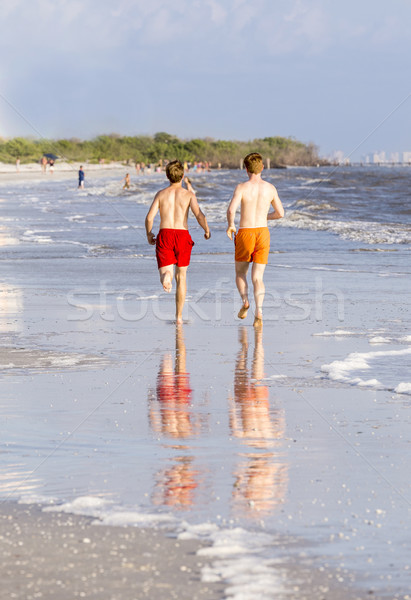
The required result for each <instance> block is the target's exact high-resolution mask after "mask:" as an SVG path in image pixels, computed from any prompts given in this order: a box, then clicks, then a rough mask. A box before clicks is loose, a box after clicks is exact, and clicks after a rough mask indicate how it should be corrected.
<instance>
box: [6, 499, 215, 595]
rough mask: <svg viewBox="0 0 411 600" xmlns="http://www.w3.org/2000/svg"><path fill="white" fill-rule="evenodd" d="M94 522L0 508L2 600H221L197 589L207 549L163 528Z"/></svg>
mask: <svg viewBox="0 0 411 600" xmlns="http://www.w3.org/2000/svg"><path fill="white" fill-rule="evenodd" d="M95 521H96V519H94V518H91V517H83V516H78V515H74V514H67V513H59V512H56V513H44V512H43V511H42V509H41V506H40V505H35V504H33V505H19V504H16V503H12V502H4V503H0V539H1V540H2V545H1V548H2V550H1V561H2V584H1V587H2V594H3V596H2V597H4V598H6V597H7V598H17V599H20V600H23V599H24V600H29V599H31V598H38V597H41V598H50V599H51V598H59V600H65V599H67V600H69V599H72V598H85V597H87V598H91V597H92V598H95V599H97V598H101V599H103V598H110V600H116V599H118V600H135V598H137V597H138V598H149V599H150V600H162V599H163V598H164V597H165V595H166V596H167V597H169V598H179V600H217V599H219V598H222V597H223V596H222V593H223V588H222V584H221V583H202V582H201V569H202V567H203V566H204V565H205V564H206V563H207V561H206V560H204V559H202V558H201V557H200V556H198V555H197V551H198V550H199V549H200V548H201V547H204V544H201V543H199V542H196V541H192V540H177V539H175V538H171V537H167V532H165V531H163V530H161V529H155V528H147V529H146V528H145V529H140V528H136V527H115V526H96V525H93V524H92V523H93V522H95Z"/></svg>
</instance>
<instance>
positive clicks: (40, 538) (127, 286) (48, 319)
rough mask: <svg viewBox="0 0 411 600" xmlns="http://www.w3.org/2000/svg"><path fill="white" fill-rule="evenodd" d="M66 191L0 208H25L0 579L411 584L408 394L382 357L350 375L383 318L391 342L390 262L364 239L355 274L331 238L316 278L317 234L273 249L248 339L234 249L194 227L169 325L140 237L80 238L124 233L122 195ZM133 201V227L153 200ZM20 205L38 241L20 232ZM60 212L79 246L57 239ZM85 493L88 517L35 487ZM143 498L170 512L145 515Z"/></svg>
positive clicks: (232, 593)
mask: <svg viewBox="0 0 411 600" xmlns="http://www.w3.org/2000/svg"><path fill="white" fill-rule="evenodd" d="M19 175H20V174H18V176H19ZM54 175H57V171H56V172H55V174H54ZM54 175H53V176H54ZM75 175H76V174H75ZM63 176H64V177H72V175H71V174H63V175H62V177H63ZM6 177H10V178H13V181H15V180H16V178H17V175H16V174H15V173H14V174H10V175H7V176H6ZM38 177H41V174H40V175H39V176H38ZM46 177H47V178H48V181H50V177H51V176H50V177H49V176H48V175H47V176H46ZM10 180H11V179H10ZM28 181H30V179H29V178H28ZM39 187H40V186H39ZM44 187H45V186H44ZM63 187H64V186H62V188H63ZM3 191H4V190H3ZM45 191H47V190H44V189H43V188H41V190H40V192H41V193H40V192H39V191H38V190H37V191H36V198H38V197H39V198H40V201H41V202H42V201H43V197H44V195H45ZM23 192H24V190H23ZM91 192H92V190H91ZM24 193H26V192H24ZM61 194H66V196H64V195H63V196H62V198H61V199H60V201H59V202H57V200H56V201H55V199H54V198H53V197H52V196H53V194H52V192H50V198H49V200H48V202H49V204H47V203H46V204H44V206H40V208H39V209H37V208H36V206H37V204H36V202H37V200H36V201H33V202H32V201H31V200H30V197H29V199H28V200H27V201H26V202H25V203H23V204H21V205H20V204H16V205H13V201H14V196H13V191H12V192H11V193H10V195H9V196H6V195H5V198H6V200H4V202H3V205H2V206H3V209H4V212H3V214H4V215H5V217H7V216H8V215H9V214H13V215H17V216H18V217H19V218H20V221H19V222H18V224H19V227H16V228H15V229H13V228H14V227H15V225H14V224H13V223H11V222H8V221H5V223H6V225H7V224H8V226H9V227H10V230H11V232H10V236H12V237H13V238H15V239H17V240H18V243H16V245H15V246H13V247H11V246H9V245H7V244H5V245H4V246H3V248H2V252H3V261H2V267H3V282H2V287H1V290H0V292H1V293H0V300H1V309H2V311H1V314H0V317H1V318H0V326H1V332H2V348H1V351H0V367H1V371H2V372H1V374H2V382H1V392H2V396H1V413H0V414H1V436H2V447H1V451H2V467H1V472H0V488H1V498H2V499H3V503H2V504H1V509H0V511H1V512H0V515H1V518H0V536H2V538H1V540H0V541H1V542H2V543H1V546H0V548H1V549H0V552H2V556H0V558H1V560H2V565H3V568H2V572H1V581H2V593H3V596H4V598H7V599H8V598H13V597H14V598H18V599H19V600H20V599H21V600H27V599H28V598H31V597H33V598H35V597H40V598H41V597H42V598H50V600H51V599H52V598H53V600H54V599H56V598H57V599H58V600H59V599H60V598H62V599H63V600H64V599H65V598H75V597H77V596H78V597H89V598H107V599H110V600H114V599H116V598H119V600H120V599H121V600H123V599H124V600H128V599H129V598H130V600H131V599H134V598H145V597H147V598H154V600H155V599H156V598H173V597H176V598H182V599H184V598H187V599H189V598H190V599H191V598H196V597H197V598H211V599H214V598H215V599H217V598H218V599H221V600H222V599H223V598H230V600H231V598H235V599H236V600H239V599H240V598H241V600H243V598H247V600H267V599H271V598H275V600H283V598H284V599H288V598H296V599H297V598H298V600H305V599H307V600H313V599H316V600H317V599H321V598H324V599H326V600H331V599H332V600H337V599H341V600H343V599H344V600H347V599H350V600H351V599H354V598H355V599H357V598H361V599H364V598H369V597H374V598H380V597H381V598H387V599H388V598H389V599H390V600H392V599H393V598H401V599H403V600H405V599H406V598H407V593H408V588H407V581H406V577H407V574H408V572H409V560H408V554H407V549H408V544H409V542H408V539H409V537H408V527H409V526H408V523H409V501H408V498H409V478H408V477H407V473H408V471H409V459H408V454H407V450H408V453H409V449H408V446H409V441H408V440H409V435H408V431H409V426H410V413H409V397H408V396H398V395H395V393H394V391H393V389H394V386H395V385H398V381H394V383H391V380H390V377H392V371H393V369H392V368H389V367H390V364H391V363H389V362H388V363H387V364H388V366H386V367H385V370H384V369H382V370H381V371H382V372H381V373H379V374H378V377H379V378H381V381H382V382H383V384H384V385H385V388H384V389H379V388H378V387H375V386H374V387H370V388H369V389H363V388H362V387H361V386H358V385H356V384H355V377H356V371H355V370H353V371H351V370H350V369H349V368H348V367H350V364H351V362H352V360H351V359H350V360H348V358H347V357H349V356H350V354H352V353H353V351H356V352H358V353H360V354H359V355H360V358H361V357H363V358H364V356H366V357H368V358H367V360H368V362H369V365H368V363H367V366H369V368H368V369H367V372H371V373H372V376H370V379H371V380H372V379H373V377H374V373H375V371H376V370H377V368H378V364H377V367H375V365H374V363H373V360H374V358H373V356H371V355H370V349H373V348H374V346H373V345H372V344H374V343H375V339H377V337H376V336H378V335H380V336H381V335H382V333H384V332H381V327H382V325H384V326H385V327H386V328H387V331H386V332H385V333H384V335H385V336H386V337H389V338H390V340H391V342H390V343H391V344H394V343H395V344H397V346H398V347H402V348H403V347H405V346H406V344H407V342H406V341H404V340H405V338H406V335H407V329H406V328H407V322H406V319H405V317H404V318H403V319H402V320H401V318H400V317H402V313H401V311H402V310H403V311H404V315H405V309H403V307H404V305H405V304H406V301H407V289H406V286H405V284H404V279H403V278H400V277H398V276H396V275H395V272H394V273H392V271H391V270H390V269H389V265H388V266H387V267H384V269H385V271H386V272H385V271H384V270H383V269H378V271H377V273H376V274H374V273H372V272H371V271H366V269H367V268H368V265H367V263H366V260H368V259H367V258H362V259H361V260H363V261H364V264H361V268H358V266H356V268H355V269H353V270H351V271H350V270H348V269H347V266H350V261H351V260H352V255H350V253H349V252H347V253H344V252H343V251H341V252H340V253H339V254H338V256H334V255H332V254H331V253H329V254H328V255H327V269H328V270H327V271H326V272H325V274H324V275H323V278H322V279H321V281H320V282H319V275H318V271H314V270H312V267H313V266H315V265H318V264H322V263H323V262H324V258H323V256H322V254H321V253H320V252H318V254H316V253H315V251H313V252H311V253H310V255H309V256H304V255H303V253H302V252H298V253H297V252H296V253H295V254H293V251H290V252H288V253H287V254H286V255H284V256H282V255H271V256H270V265H269V267H268V268H267V275H266V283H267V302H266V306H265V315H266V319H265V322H264V326H263V330H262V332H261V335H260V336H258V335H256V334H255V332H254V330H253V327H252V322H253V309H252V308H251V309H250V311H249V314H248V315H247V318H246V319H245V320H244V321H239V320H237V319H236V315H237V313H238V310H239V307H240V301H239V297H238V294H237V292H236V290H235V286H234V277H233V265H232V260H233V257H232V255H228V254H226V255H221V256H220V255H219V254H217V253H215V254H213V255H212V256H207V255H204V254H203V251H204V249H205V248H207V246H205V242H204V241H203V240H202V239H201V232H200V234H198V232H196V231H194V232H193V235H194V237H195V239H196V244H197V242H198V245H196V247H195V253H194V255H193V260H192V264H191V266H190V271H189V279H188V289H189V293H188V299H187V304H186V309H185V313H184V318H185V321H186V322H185V324H184V327H183V335H181V334H179V333H178V331H177V329H176V327H175V325H174V324H173V314H174V300H173V297H172V295H171V296H168V295H166V294H164V293H162V290H161V286H160V284H159V281H158V275H157V272H156V266H155V261H154V256H150V255H149V253H148V250H147V248H146V247H145V246H144V247H142V246H141V247H140V246H139V247H138V248H136V247H134V246H133V245H131V244H130V246H129V247H128V249H126V250H124V251H123V252H122V251H120V250H118V246H117V247H116V248H114V250H113V248H109V249H108V252H107V254H102V255H101V256H100V255H99V256H97V255H96V254H95V253H93V252H89V251H88V250H87V248H85V246H83V245H80V246H79V245H78V244H77V242H82V243H88V242H89V237H91V236H95V237H94V238H93V240H94V242H93V243H95V244H103V245H104V243H105V241H106V240H105V237H106V236H107V237H110V235H112V239H114V241H116V240H118V238H116V237H115V236H114V234H112V233H111V234H110V233H107V234H106V233H105V231H106V230H104V229H103V227H104V226H105V225H106V224H107V222H110V223H111V221H110V219H114V223H112V225H113V228H114V229H113V231H117V229H116V228H117V227H120V228H122V227H123V226H124V220H122V219H120V216H119V214H118V213H115V214H114V213H110V212H109V210H108V208H107V207H106V204H107V202H106V203H104V202H101V203H100V204H99V203H98V202H97V201H96V199H95V198H94V197H93V195H92V193H91V194H90V195H89V196H84V197H83V196H79V198H77V195H78V194H77V190H75V191H74V194H71V195H70V194H69V193H68V192H67V193H66V192H64V190H63V191H61ZM27 195H29V191H27ZM98 198H99V196H98ZM116 201H117V202H119V199H118V198H117V200H116ZM55 202H56V206H54V204H55ZM76 203H77V204H76ZM73 204H74V205H75V206H74V207H72V205H73ZM122 206H123V209H125V208H127V205H126V204H125V203H124V204H123V205H122ZM131 206H132V208H133V212H132V213H131V215H132V218H133V219H134V220H135V222H136V223H137V224H139V225H141V227H143V219H142V214H143V212H144V211H145V210H146V206H145V205H142V206H141V207H140V208H139V206H136V205H134V204H132V205H131ZM109 208H110V207H109ZM41 209H44V212H43V211H42V210H41ZM79 209H80V213H77V211H78V210H79ZM105 209H107V212H106V213H104V210H105ZM13 210H14V211H15V213H12V211H13ZM53 210H56V211H57V212H56V213H53ZM138 210H140V213H141V214H140V213H138V212H137V211H138ZM30 211H31V212H30ZM36 211H37V212H36ZM72 212H74V214H75V215H77V214H80V215H82V218H81V219H79V220H78V221H79V222H78V223H75V222H74V221H73V220H70V218H72V216H73V215H72ZM88 213H91V214H90V215H89V214H88ZM127 214H128V213H127ZM39 215H40V216H39ZM53 215H54V216H53ZM110 215H111V216H110ZM113 215H114V216H113ZM52 217H53V219H55V220H54V221H53V220H52ZM28 219H31V220H32V221H33V223H34V226H37V227H38V228H39V231H38V233H39V234H40V236H41V235H43V234H44V233H48V232H49V233H50V240H49V241H47V240H46V241H44V239H43V240H40V241H38V242H36V240H35V238H31V239H30V240H29V241H27V239H26V237H25V235H24V232H25V231H26V229H27V228H28V227H29V226H30V227H31V225H30V224H29V223H26V221H25V220H28ZM37 219H39V220H40V225H39V224H38V223H39V221H37ZM59 220H61V221H62V222H64V227H65V231H64V232H63V240H64V239H68V237H67V238H66V236H69V235H70V236H72V237H70V239H69V241H73V240H74V242H76V244H75V245H69V244H68V242H67V243H66V244H64V243H62V244H61V245H59V244H58V243H57V242H55V241H53V240H52V239H51V238H52V236H55V235H56V231H55V230H56V229H57V230H58V228H59V225H60V224H59ZM82 220H84V221H86V222H88V225H89V227H90V228H89V229H84V230H83V228H82V226H81V221H82ZM100 228H101V229H100ZM43 229H44V230H45V231H43ZM96 231H97V232H98V233H97V234H96V233H95V232H96ZM108 231H110V230H108ZM119 231H120V233H118V234H116V235H118V236H119V238H120V239H122V236H123V235H125V234H124V233H123V231H126V230H123V229H120V230H119ZM57 233H58V232H57ZM220 234H221V247H222V248H224V246H223V237H224V235H225V233H224V231H222V230H221V231H220V232H218V231H217V232H216V234H215V237H213V239H215V238H217V236H218V235H220ZM213 235H214V234H213ZM313 235H314V234H313ZM19 236H20V237H19ZM45 237H47V236H45ZM110 239H111V238H110ZM224 241H225V240H224ZM117 243H118V242H117ZM133 243H135V245H136V246H138V244H140V243H141V242H140V239H139V237H138V236H137V235H136V236H135V240H133ZM202 244H204V245H202ZM110 252H114V255H113V256H112V255H111V254H110ZM387 260H388V259H387ZM291 274H292V277H291ZM381 275H384V278H383V277H381ZM388 278H389V279H388ZM318 282H319V283H321V285H322V286H323V287H321V286H320V285H319V283H318ZM322 290H324V293H325V292H326V291H327V290H328V291H331V292H333V291H336V293H334V294H331V295H328V296H327V295H322ZM345 290H347V292H346V293H345V294H343V293H342V291H345ZM292 292H295V293H296V294H298V292H300V296H298V295H297V296H296V298H297V299H299V300H300V307H299V306H298V305H296V304H295V303H293V298H292V297H291V295H290V294H291V293H292ZM337 292H338V294H337ZM340 299H341V301H340ZM339 302H340V304H343V305H344V306H343V308H344V311H345V312H344V317H343V318H340V316H339V313H338V308H339ZM388 324H389V325H388ZM388 328H389V330H388ZM379 339H380V342H381V337H380V338H379ZM372 340H374V341H372ZM401 345H402V346H401ZM389 347H391V346H389ZM383 348H384V346H383ZM384 356H388V357H389V355H388V354H387V353H386V354H385V355H384ZM377 358H378V357H377ZM395 358H396V363H398V362H399V361H400V359H401V358H403V360H407V356H404V357H402V355H401V356H400V355H398V356H397V355H395ZM347 361H348V362H347ZM384 364H385V363H384ZM325 365H333V366H332V368H331V367H330V368H328V370H327V368H326V367H325ZM350 368H351V367H350ZM177 373H178V374H179V375H180V379H179V378H178V377H176V374H177ZM329 373H334V374H336V375H335V376H336V377H337V376H338V375H339V374H341V373H344V374H345V376H346V377H349V379H353V380H354V382H353V384H352V385H351V384H350V381H348V382H347V381H346V380H338V378H337V379H331V378H330V377H329V376H328V375H329ZM364 377H365V375H364ZM179 381H180V382H181V381H182V382H183V385H178V382H179ZM403 381H408V379H404V380H403ZM357 383H358V382H357ZM390 386H391V387H390ZM170 390H172V394H171V395H170V394H169V391H170ZM176 394H177V396H178V395H180V396H179V397H178V398H177V401H175V396H176ZM84 496H89V497H92V498H94V500H95V501H101V503H102V504H101V509H100V508H99V509H98V510H97V509H96V510H95V511H94V514H93V515H92V516H91V517H90V516H81V515H78V516H75V515H73V514H69V513H68V514H65V513H64V514H63V513H62V512H60V513H59V512H57V513H51V512H42V511H41V508H40V507H39V506H38V504H37V503H38V502H39V500H38V497H43V498H44V504H45V505H50V503H51V504H52V505H53V506H56V505H58V510H60V511H62V510H63V506H61V503H63V502H66V503H67V507H66V508H67V510H68V511H71V512H74V508H76V507H77V506H78V505H77V504H75V503H76V502H77V501H78V500H80V501H81V498H82V497H84ZM36 498H37V499H36ZM18 499H23V500H24V501H25V502H30V504H29V505H21V504H17V503H15V501H17V500H18ZM5 500H7V501H5ZM105 500H107V505H106V504H104V501H105ZM12 501H13V502H12ZM80 505H81V502H80ZM83 506H84V505H83ZM158 511H160V513H161V514H166V515H170V516H171V517H172V518H173V519H174V522H171V523H170V524H169V526H168V529H165V530H163V529H160V528H159V527H158V526H157V525H152V526H150V523H155V522H156V521H155V519H154V520H153V518H154V517H156V516H157V514H158ZM80 512H81V510H80ZM83 514H84V515H89V513H88V512H87V510H86V509H85V510H84V512H83ZM153 515H154V517H153ZM96 521H97V522H98V523H99V524H98V525H95V524H93V523H95V522H96ZM113 522H114V523H116V524H118V523H119V522H121V523H122V525H124V526H122V527H118V526H113V525H109V524H110V523H113ZM136 525H140V526H139V527H137V526H136ZM211 526H213V527H214V529H212V527H211ZM196 527H198V528H199V530H200V534H198V535H197V538H196V536H195V535H194V534H193V532H194V533H196V532H197V533H198V530H196ZM204 529H205V530H207V531H209V535H203V534H202V533H201V532H202V531H203V530H204ZM261 534H263V535H262V541H261V543H260V537H259V536H260V535H261ZM170 535H172V536H174V537H170ZM190 535H192V537H193V538H196V539H188V538H190ZM176 536H178V537H176ZM184 538H187V539H184ZM157 573H159V575H157ZM59 582H60V583H59ZM3 590H4V591H3ZM13 594H15V595H14V596H13ZM76 594H77V596H76ZM81 594H85V596H81Z"/></svg>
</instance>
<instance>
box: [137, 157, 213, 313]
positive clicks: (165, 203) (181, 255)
mask: <svg viewBox="0 0 411 600" xmlns="http://www.w3.org/2000/svg"><path fill="white" fill-rule="evenodd" d="M166 175H167V178H168V180H169V182H170V185H169V186H168V187H167V188H164V189H163V190H160V191H159V192H157V194H156V195H155V198H154V200H153V203H152V205H151V207H150V210H149V211H148V213H147V216H146V222H145V224H146V234H147V241H148V243H149V244H151V245H152V246H156V257H157V266H158V271H159V274H160V281H161V283H162V285H163V288H164V290H165V291H166V292H171V287H172V281H173V274H174V265H176V268H175V279H176V284H177V285H176V322H177V323H182V322H183V316H182V313H183V307H184V302H185V299H186V292H187V284H186V275H187V268H188V265H189V264H190V256H191V249H192V247H193V246H194V242H193V240H192V239H191V236H190V234H189V232H188V226H187V220H188V211H189V209H190V208H191V210H192V212H193V214H194V216H195V218H196V219H197V221H198V223H199V224H200V225H201V227H202V228H203V229H204V232H205V233H204V237H205V239H206V240H208V239H209V238H210V235H211V234H210V230H209V228H208V224H207V219H206V218H205V215H204V213H203V212H202V211H201V209H200V207H199V205H198V202H197V198H196V197H195V194H194V190H193V188H192V186H191V184H190V181H189V180H188V178H186V179H185V182H186V184H187V188H188V189H187V190H186V189H184V188H183V187H182V183H183V177H184V167H183V165H182V164H181V162H180V161H179V160H173V161H172V162H170V163H169V164H168V165H167V168H166ZM158 211H160V231H159V232H158V235H157V238H156V236H155V235H154V233H153V232H152V231H151V230H152V228H153V222H154V217H155V216H156V214H157V213H158Z"/></svg>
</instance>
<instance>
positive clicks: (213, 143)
mask: <svg viewBox="0 0 411 600" xmlns="http://www.w3.org/2000/svg"><path fill="white" fill-rule="evenodd" d="M249 152H260V153H261V154H262V155H263V157H264V159H266V158H269V159H270V161H271V166H273V167H274V166H285V165H300V166H304V165H307V166H308V165H316V164H318V163H321V162H323V161H321V160H320V159H319V156H318V150H317V147H316V146H315V145H314V144H303V143H302V142H299V141H298V140H295V139H293V138H284V137H265V138H262V139H256V140H252V141H249V142H239V141H226V140H214V139H212V138H202V139H192V140H181V139H179V138H177V137H175V136H173V135H170V134H169V133H164V132H160V133H156V134H155V135H154V136H144V135H138V136H133V137H130V136H120V135H117V134H111V135H99V136H98V137H96V138H94V139H92V140H79V139H74V138H73V139H62V140H45V139H41V140H32V139H26V138H20V137H18V138H13V139H10V140H0V162H3V163H11V162H15V161H16V159H17V158H19V159H20V162H21V163H22V164H23V163H29V162H38V161H39V160H40V159H41V157H42V156H43V154H48V153H53V154H56V155H57V156H59V157H60V158H62V159H63V160H66V161H76V162H87V161H88V162H91V163H97V162H99V161H103V160H104V161H105V162H108V161H120V162H126V163H129V162H133V163H137V162H144V163H146V164H150V163H158V162H159V161H160V160H164V159H165V160H173V159H175V158H177V159H179V160H181V161H187V162H195V161H208V162H210V163H211V164H212V166H213V167H216V166H217V165H218V164H219V163H220V165H221V166H222V167H223V168H232V167H238V166H239V164H240V160H241V159H242V158H244V156H246V155H247V154H248V153H249Z"/></svg>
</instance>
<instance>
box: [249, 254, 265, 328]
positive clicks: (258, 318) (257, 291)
mask: <svg viewBox="0 0 411 600" xmlns="http://www.w3.org/2000/svg"><path fill="white" fill-rule="evenodd" d="M264 270H265V265H262V264H259V263H253V269H252V271H251V280H252V282H253V287H254V300H255V319H254V326H255V327H260V326H261V325H262V324H263V302H264V294H265V286H264V282H263V277H264Z"/></svg>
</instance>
